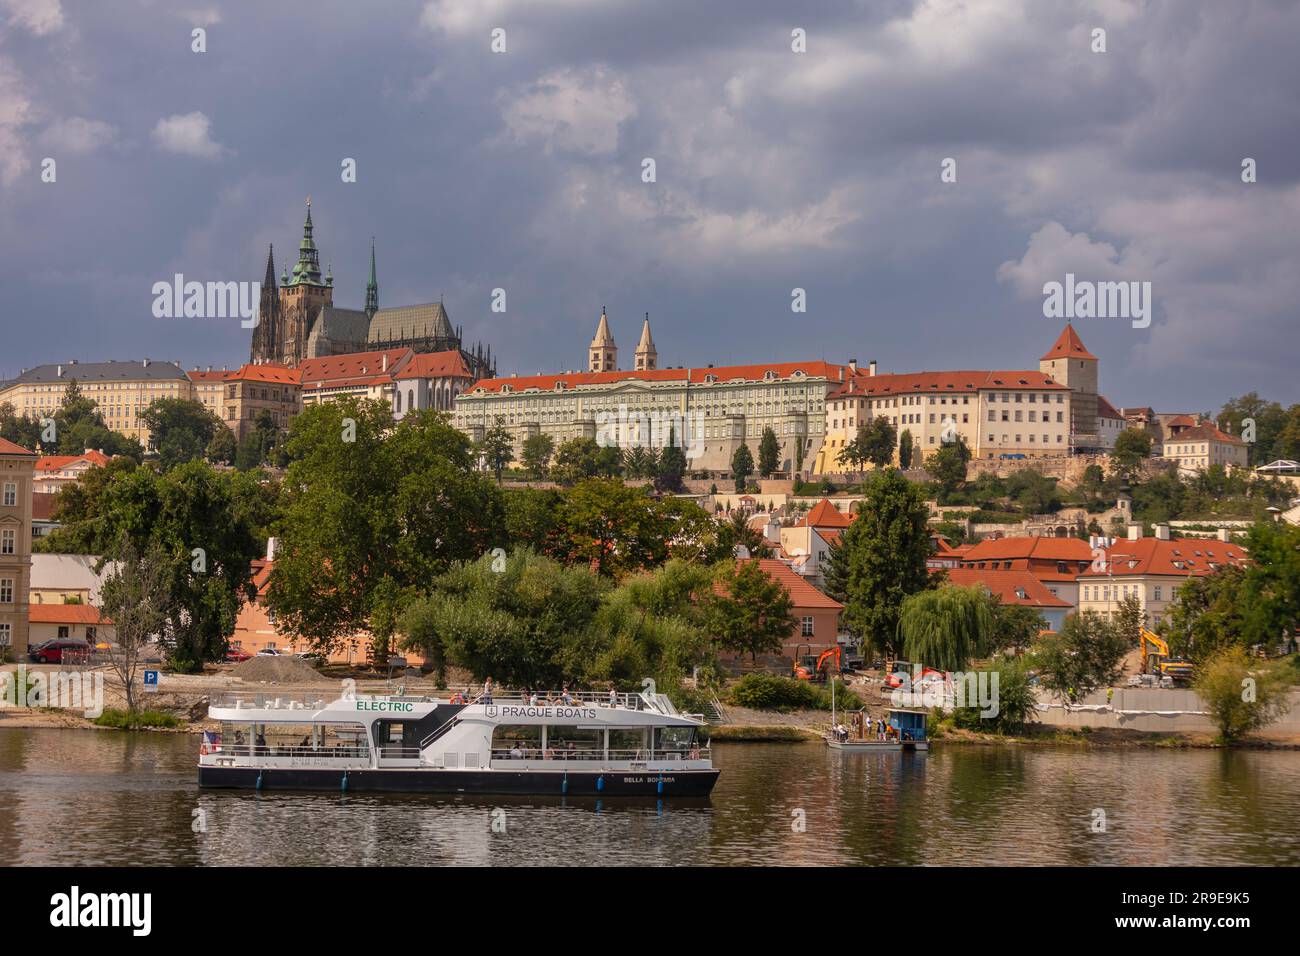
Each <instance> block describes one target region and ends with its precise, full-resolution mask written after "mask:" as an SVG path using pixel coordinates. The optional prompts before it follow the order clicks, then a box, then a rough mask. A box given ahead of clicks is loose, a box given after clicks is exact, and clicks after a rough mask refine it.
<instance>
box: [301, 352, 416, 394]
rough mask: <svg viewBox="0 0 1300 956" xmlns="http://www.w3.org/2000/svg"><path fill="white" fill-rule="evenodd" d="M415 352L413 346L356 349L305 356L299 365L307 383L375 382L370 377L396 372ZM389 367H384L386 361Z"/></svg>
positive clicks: (394, 373)
mask: <svg viewBox="0 0 1300 956" xmlns="http://www.w3.org/2000/svg"><path fill="white" fill-rule="evenodd" d="M414 355H415V353H414V352H412V351H411V350H410V349H407V348H400V349H382V350H378V351H374V352H353V353H351V354H349V355H327V356H325V357H324V358H314V359H306V360H305V361H303V363H302V364H301V365H299V366H298V371H299V372H300V373H301V375H302V384H303V385H304V386H315V387H319V386H320V385H321V384H322V383H332V382H337V381H340V380H344V381H357V380H365V381H373V378H371V376H379V377H389V378H391V377H392V376H394V375H396V374H397V373H398V372H400V371H401V370H402V369H403V368H405V366H406V363H407V362H409V361H410V360H411V358H412V357H413V356H414ZM385 359H387V360H388V368H387V369H385V368H384V360H385Z"/></svg>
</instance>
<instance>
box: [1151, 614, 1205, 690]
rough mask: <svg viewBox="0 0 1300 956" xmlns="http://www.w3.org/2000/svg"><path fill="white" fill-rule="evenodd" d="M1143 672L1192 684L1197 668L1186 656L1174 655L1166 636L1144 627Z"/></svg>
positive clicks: (1180, 682) (1176, 682)
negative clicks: (1171, 652)
mask: <svg viewBox="0 0 1300 956" xmlns="http://www.w3.org/2000/svg"><path fill="white" fill-rule="evenodd" d="M1140 640H1141V644H1142V673H1144V674H1154V675H1155V676H1157V677H1168V678H1170V679H1171V680H1172V681H1173V682H1174V683H1175V684H1190V683H1191V682H1192V676H1193V675H1194V673H1195V668H1194V667H1193V665H1192V662H1191V661H1189V660H1187V659H1186V658H1184V657H1174V656H1173V655H1171V654H1170V653H1169V645H1168V644H1166V643H1165V641H1164V638H1162V637H1161V636H1160V635H1159V634H1156V633H1155V632H1154V631H1148V630H1147V629H1146V628H1145V627H1144V628H1142V636H1141V638H1140Z"/></svg>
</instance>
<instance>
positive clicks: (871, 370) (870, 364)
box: [867, 359, 876, 375]
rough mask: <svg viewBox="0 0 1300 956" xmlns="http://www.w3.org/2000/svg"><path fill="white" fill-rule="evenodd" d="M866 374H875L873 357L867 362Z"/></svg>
mask: <svg viewBox="0 0 1300 956" xmlns="http://www.w3.org/2000/svg"><path fill="white" fill-rule="evenodd" d="M867 374H868V375H875V374H876V360H875V359H872V360H871V361H870V362H868V363H867Z"/></svg>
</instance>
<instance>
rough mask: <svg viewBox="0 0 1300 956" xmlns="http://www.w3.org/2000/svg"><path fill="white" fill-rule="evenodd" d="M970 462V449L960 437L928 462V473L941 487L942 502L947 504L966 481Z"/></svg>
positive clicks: (946, 445)
mask: <svg viewBox="0 0 1300 956" xmlns="http://www.w3.org/2000/svg"><path fill="white" fill-rule="evenodd" d="M968 461H970V449H968V448H967V447H966V442H965V441H964V440H963V439H962V438H961V437H960V436H958V437H957V440H956V441H951V442H945V443H944V445H943V447H942V448H940V449H939V450H938V451H937V452H935V453H934V454H933V455H931V456H930V457H929V459H927V460H926V463H925V469H926V471H928V472H929V473H930V477H932V478H933V479H934V480H935V481H936V482H937V483H938V485H939V501H940V502H946V501H947V500H948V499H949V498H950V497H952V494H953V492H954V491H956V490H957V489H958V488H960V487H961V485H962V483H963V482H965V481H966V462H968Z"/></svg>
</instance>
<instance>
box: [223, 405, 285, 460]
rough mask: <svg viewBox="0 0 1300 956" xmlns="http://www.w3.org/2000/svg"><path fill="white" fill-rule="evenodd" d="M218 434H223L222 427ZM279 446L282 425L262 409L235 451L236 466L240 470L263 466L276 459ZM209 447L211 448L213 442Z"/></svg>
mask: <svg viewBox="0 0 1300 956" xmlns="http://www.w3.org/2000/svg"><path fill="white" fill-rule="evenodd" d="M222 427H224V426H222ZM217 434H218V435H220V434H221V428H218V430H217ZM213 441H216V439H215V438H214V439H213ZM279 446H280V427H279V426H278V425H276V423H275V419H274V418H272V417H271V413H270V412H269V411H267V410H266V409H262V411H261V412H259V413H258V415H257V418H256V419H255V420H254V421H253V427H252V428H250V429H248V431H247V432H246V433H245V434H244V437H243V438H242V439H241V440H240V441H239V444H238V447H237V449H236V451H235V467H236V468H238V469H239V470H240V471H252V470H253V469H255V468H261V467H262V466H263V465H265V464H269V463H271V462H272V461H273V460H274V459H275V457H276V452H277V451H278V449H279ZM208 447H209V448H211V443H209V446H208Z"/></svg>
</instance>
